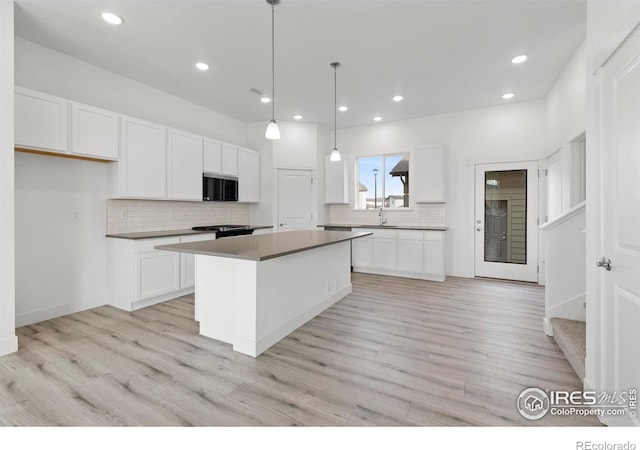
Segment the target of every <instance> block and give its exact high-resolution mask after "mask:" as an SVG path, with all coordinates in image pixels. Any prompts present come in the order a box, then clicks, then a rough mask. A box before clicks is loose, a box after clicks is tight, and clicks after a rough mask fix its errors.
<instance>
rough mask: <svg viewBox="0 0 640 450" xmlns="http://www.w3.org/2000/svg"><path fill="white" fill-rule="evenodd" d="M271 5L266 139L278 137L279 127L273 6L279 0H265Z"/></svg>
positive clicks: (274, 13)
mask: <svg viewBox="0 0 640 450" xmlns="http://www.w3.org/2000/svg"><path fill="white" fill-rule="evenodd" d="M267 3H268V4H270V5H271V120H270V121H269V125H267V132H266V133H265V135H264V137H265V138H267V139H280V127H278V123H277V122H276V92H275V91H276V68H275V67H276V63H275V61H276V57H275V54H276V38H275V15H276V12H275V6H276V5H277V4H278V3H280V0H267Z"/></svg>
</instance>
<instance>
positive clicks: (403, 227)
mask: <svg viewBox="0 0 640 450" xmlns="http://www.w3.org/2000/svg"><path fill="white" fill-rule="evenodd" d="M318 226H319V227H344V228H374V229H376V230H418V231H429V230H431V231H447V230H448V229H449V227H428V226H420V225H415V226H413V225H383V226H380V225H363V224H361V223H360V224H353V223H327V224H323V225H318Z"/></svg>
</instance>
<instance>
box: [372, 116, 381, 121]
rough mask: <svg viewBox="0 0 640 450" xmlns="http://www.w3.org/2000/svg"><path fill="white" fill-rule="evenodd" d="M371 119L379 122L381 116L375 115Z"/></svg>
mask: <svg viewBox="0 0 640 450" xmlns="http://www.w3.org/2000/svg"><path fill="white" fill-rule="evenodd" d="M373 120H375V121H376V122H380V121H381V120H382V117H380V116H375V117H374V118H373Z"/></svg>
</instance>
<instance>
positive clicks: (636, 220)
mask: <svg viewBox="0 0 640 450" xmlns="http://www.w3.org/2000/svg"><path fill="white" fill-rule="evenodd" d="M600 77H601V78H600V81H601V84H600V87H601V109H600V120H601V126H600V130H601V152H602V154H601V156H602V157H601V159H600V160H601V161H602V171H603V175H604V176H603V177H601V180H602V181H601V183H602V184H601V188H602V191H601V192H602V209H601V212H600V214H601V217H600V220H599V222H600V223H601V230H602V235H601V242H602V253H603V257H604V261H605V262H608V261H607V260H609V259H610V261H611V266H610V267H609V268H608V267H607V264H600V266H601V269H602V271H601V272H600V273H599V278H600V286H601V292H600V299H599V301H600V311H601V312H602V314H599V315H598V316H597V320H598V321H599V322H600V324H599V327H598V328H599V330H600V336H601V340H602V341H601V342H602V344H601V345H602V348H601V350H602V358H601V359H600V361H599V363H600V370H601V378H602V384H603V385H602V386H601V388H602V390H606V391H608V392H613V391H616V392H622V391H628V390H629V389H631V388H635V389H638V388H640V351H639V350H638V343H639V342H640V276H638V275H640V181H639V179H638V174H639V173H640V32H637V33H636V34H635V36H634V37H633V38H631V39H630V40H629V41H628V42H627V43H626V44H625V46H624V47H622V48H621V49H620V51H618V53H617V54H616V55H615V56H614V57H613V58H612V59H611V60H610V61H609V63H608V64H607V65H606V66H604V67H603V68H602V70H601V74H600ZM593 263H594V261H589V264H593ZM607 269H610V270H607ZM636 414H637V412H636V411H635V410H631V411H628V414H627V415H625V416H624V417H620V418H616V419H615V420H613V419H609V420H607V422H608V423H618V422H620V423H627V424H628V423H629V421H632V422H634V423H635V424H636V425H640V422H639V421H638V419H637V417H636Z"/></svg>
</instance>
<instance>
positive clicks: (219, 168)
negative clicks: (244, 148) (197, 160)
mask: <svg viewBox="0 0 640 450" xmlns="http://www.w3.org/2000/svg"><path fill="white" fill-rule="evenodd" d="M203 169H204V172H206V173H211V174H218V175H226V176H230V177H237V176H238V146H237V145H233V144H227V143H226V142H220V141H216V140H215V139H209V138H205V139H204V166H203Z"/></svg>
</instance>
